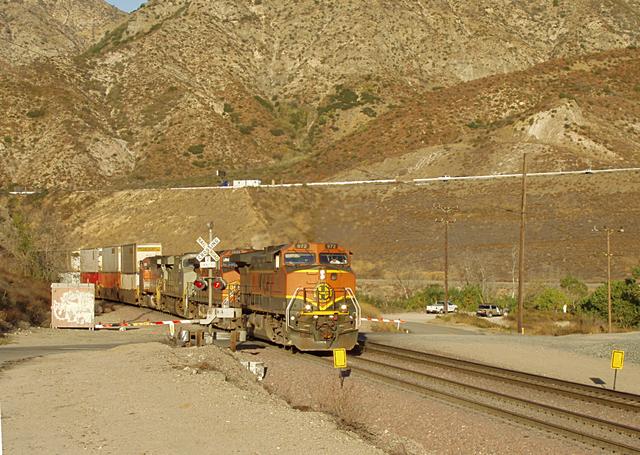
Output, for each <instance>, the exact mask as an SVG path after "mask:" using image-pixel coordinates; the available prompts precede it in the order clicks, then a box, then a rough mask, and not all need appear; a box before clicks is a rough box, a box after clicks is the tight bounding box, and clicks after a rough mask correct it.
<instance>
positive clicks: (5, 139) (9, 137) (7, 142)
mask: <svg viewBox="0 0 640 455" xmlns="http://www.w3.org/2000/svg"><path fill="white" fill-rule="evenodd" d="M4 142H5V144H11V143H12V142H13V139H12V138H11V136H5V137H4Z"/></svg>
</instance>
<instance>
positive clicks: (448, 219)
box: [433, 204, 458, 314]
mask: <svg viewBox="0 0 640 455" xmlns="http://www.w3.org/2000/svg"><path fill="white" fill-rule="evenodd" d="M433 208H435V209H438V210H441V211H442V212H443V213H444V216H443V217H442V218H436V223H442V224H444V314H449V224H451V223H455V222H456V219H455V218H452V215H453V212H454V211H457V210H458V207H443V206H441V205H439V204H434V205H433Z"/></svg>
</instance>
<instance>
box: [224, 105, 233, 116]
mask: <svg viewBox="0 0 640 455" xmlns="http://www.w3.org/2000/svg"><path fill="white" fill-rule="evenodd" d="M222 110H223V111H224V112H225V114H230V113H231V112H233V106H232V105H230V104H229V103H224V106H223V107H222Z"/></svg>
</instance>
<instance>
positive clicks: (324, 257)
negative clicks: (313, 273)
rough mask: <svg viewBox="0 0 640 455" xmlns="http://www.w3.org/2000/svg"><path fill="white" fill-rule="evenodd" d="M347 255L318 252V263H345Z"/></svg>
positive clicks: (346, 262)
mask: <svg viewBox="0 0 640 455" xmlns="http://www.w3.org/2000/svg"><path fill="white" fill-rule="evenodd" d="M348 263H349V257H348V256H347V255H346V254H343V253H320V264H332V265H347V264H348Z"/></svg>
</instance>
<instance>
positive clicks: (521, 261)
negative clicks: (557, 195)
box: [518, 153, 527, 335]
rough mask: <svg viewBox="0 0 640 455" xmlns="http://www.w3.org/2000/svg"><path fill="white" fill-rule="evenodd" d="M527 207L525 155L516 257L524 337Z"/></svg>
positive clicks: (519, 322) (519, 314)
mask: <svg viewBox="0 0 640 455" xmlns="http://www.w3.org/2000/svg"><path fill="white" fill-rule="evenodd" d="M526 206H527V154H526V153H525V154H524V155H523V156H522V201H521V204H520V253H519V255H518V333H519V334H520V335H524V233H525V223H526V216H525V214H526Z"/></svg>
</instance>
